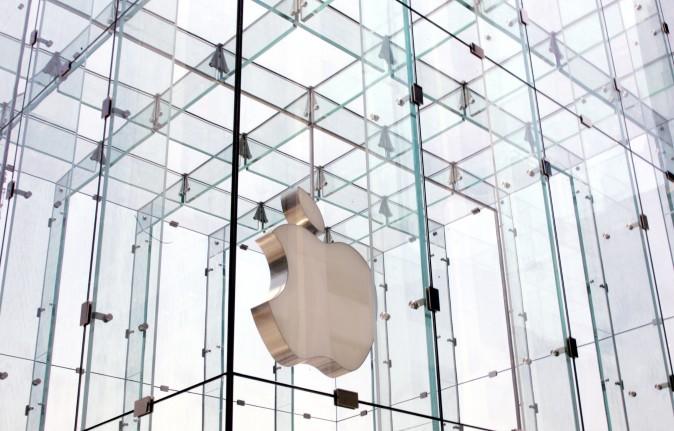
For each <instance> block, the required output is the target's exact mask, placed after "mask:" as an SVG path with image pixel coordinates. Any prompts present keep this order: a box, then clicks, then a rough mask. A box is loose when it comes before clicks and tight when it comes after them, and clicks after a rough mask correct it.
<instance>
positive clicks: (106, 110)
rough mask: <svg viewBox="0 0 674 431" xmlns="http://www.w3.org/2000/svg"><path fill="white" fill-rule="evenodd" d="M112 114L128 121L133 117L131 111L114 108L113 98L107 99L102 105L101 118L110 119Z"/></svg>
mask: <svg viewBox="0 0 674 431" xmlns="http://www.w3.org/2000/svg"><path fill="white" fill-rule="evenodd" d="M111 114H114V115H117V116H119V117H122V118H124V119H127V118H129V116H130V115H131V111H129V110H128V109H127V110H124V109H120V108H116V107H114V106H113V104H112V98H111V97H106V98H105V99H104V100H103V103H102V104H101V118H108V117H109V116H110V115H111Z"/></svg>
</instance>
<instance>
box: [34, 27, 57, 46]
mask: <svg viewBox="0 0 674 431" xmlns="http://www.w3.org/2000/svg"><path fill="white" fill-rule="evenodd" d="M38 42H39V43H42V44H44V46H46V47H47V48H50V47H51V46H52V45H53V44H54V41H51V40H47V39H43V38H41V37H39V34H38V32H37V30H33V32H32V33H31V34H30V46H35V45H36V44H37V43H38Z"/></svg>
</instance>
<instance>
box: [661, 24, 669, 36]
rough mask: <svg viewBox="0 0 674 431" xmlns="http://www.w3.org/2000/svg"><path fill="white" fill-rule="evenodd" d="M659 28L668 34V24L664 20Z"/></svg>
mask: <svg viewBox="0 0 674 431" xmlns="http://www.w3.org/2000/svg"><path fill="white" fill-rule="evenodd" d="M661 29H662V32H663V33H664V34H669V24H667V23H666V22H663V23H662V27H661Z"/></svg>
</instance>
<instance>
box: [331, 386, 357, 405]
mask: <svg viewBox="0 0 674 431" xmlns="http://www.w3.org/2000/svg"><path fill="white" fill-rule="evenodd" d="M333 394H334V397H335V405H336V406H337V407H344V408H346V409H351V410H355V409H357V408H358V392H353V391H347V390H346V389H339V388H338V389H335V391H334V393H333Z"/></svg>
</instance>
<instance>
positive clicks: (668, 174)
mask: <svg viewBox="0 0 674 431" xmlns="http://www.w3.org/2000/svg"><path fill="white" fill-rule="evenodd" d="M665 178H667V179H668V180H669V181H671V182H673V183H674V172H671V171H665Z"/></svg>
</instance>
